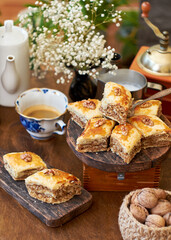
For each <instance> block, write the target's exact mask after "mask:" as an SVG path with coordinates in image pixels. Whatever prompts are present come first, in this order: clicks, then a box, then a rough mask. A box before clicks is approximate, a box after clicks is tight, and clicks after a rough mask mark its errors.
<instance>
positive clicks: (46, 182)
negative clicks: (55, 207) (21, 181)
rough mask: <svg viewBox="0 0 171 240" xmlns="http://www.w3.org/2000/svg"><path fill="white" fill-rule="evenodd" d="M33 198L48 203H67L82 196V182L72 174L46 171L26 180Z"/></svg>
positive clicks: (53, 170) (52, 170)
mask: <svg viewBox="0 0 171 240" xmlns="http://www.w3.org/2000/svg"><path fill="white" fill-rule="evenodd" d="M25 184H26V188H27V190H28V193H29V195H30V196H31V197H33V198H36V199H38V200H41V201H43V202H47V203H53V204H58V203H62V202H66V201H68V200H70V199H71V198H73V197H74V195H80V194H81V182H80V180H79V179H78V178H76V177H75V176H73V175H72V174H69V173H66V172H63V171H60V170H58V169H55V168H52V169H44V170H42V171H39V172H37V173H35V174H33V175H31V176H29V177H28V178H26V179H25Z"/></svg>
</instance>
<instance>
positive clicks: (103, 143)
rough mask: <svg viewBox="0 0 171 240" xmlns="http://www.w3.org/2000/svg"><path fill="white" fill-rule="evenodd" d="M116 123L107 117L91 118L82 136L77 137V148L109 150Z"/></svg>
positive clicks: (79, 149)
mask: <svg viewBox="0 0 171 240" xmlns="http://www.w3.org/2000/svg"><path fill="white" fill-rule="evenodd" d="M114 125H115V122H114V121H113V120H109V119H106V118H92V119H90V120H89V121H88V122H87V124H86V126H85V129H84V131H83V132H82V134H81V136H80V137H78V138H77V141H76V150H77V151H79V152H100V151H107V149H108V143H109V137H110V135H111V132H112V129H113V127H114Z"/></svg>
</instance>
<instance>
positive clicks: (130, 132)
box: [110, 123, 141, 163]
mask: <svg viewBox="0 0 171 240" xmlns="http://www.w3.org/2000/svg"><path fill="white" fill-rule="evenodd" d="M110 148H111V151H112V152H113V153H116V154H117V155H119V156H120V157H121V158H122V159H123V160H124V162H125V163H130V161H131V160H132V159H133V158H134V156H135V155H136V154H137V153H138V152H140V151H141V133H140V132H139V131H138V130H137V129H136V128H135V127H133V126H132V125H131V124H129V123H126V124H124V125H123V124H122V125H117V126H116V127H115V128H114V129H113V131H112V135H111V138H110Z"/></svg>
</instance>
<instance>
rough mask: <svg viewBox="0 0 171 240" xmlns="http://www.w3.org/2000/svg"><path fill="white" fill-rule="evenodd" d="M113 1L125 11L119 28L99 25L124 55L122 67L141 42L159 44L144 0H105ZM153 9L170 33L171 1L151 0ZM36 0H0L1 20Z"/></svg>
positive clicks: (155, 17) (14, 15) (162, 27)
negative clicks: (145, 17)
mask: <svg viewBox="0 0 171 240" xmlns="http://www.w3.org/2000/svg"><path fill="white" fill-rule="evenodd" d="M111 2H113V3H114V4H115V6H117V9H122V10H123V11H124V12H125V14H124V18H123V22H122V24H121V27H120V28H116V27H115V25H114V24H109V25H105V26H104V27H103V29H100V30H101V31H102V32H103V34H104V35H105V37H106V40H107V44H108V45H110V46H111V47H114V48H115V49H116V52H118V53H120V54H121V55H122V60H121V61H120V63H119V64H120V67H129V66H130V64H131V62H132V60H133V59H134V57H135V55H136V53H137V52H138V49H139V48H140V47H141V46H143V45H144V46H151V45H154V44H158V39H157V38H156V36H155V35H154V33H153V32H152V30H151V29H150V28H149V27H148V26H147V25H146V24H145V23H144V20H143V19H142V18H141V16H140V12H141V10H140V4H141V3H142V2H143V1H142V0H139V1H138V0H106V5H107V4H110V3H111ZM149 2H150V4H151V11H150V14H149V18H150V20H151V21H152V23H153V24H155V25H157V26H158V27H159V29H160V30H161V31H163V30H167V31H169V33H170V34H171V24H170V23H171V14H170V11H171V1H170V0H162V1H161V0H149ZM34 3H35V0H1V1H0V14H1V15H0V24H1V25H2V24H3V22H4V20H6V19H13V20H16V19H17V15H18V13H19V12H20V11H22V10H23V9H24V8H26V6H27V4H34Z"/></svg>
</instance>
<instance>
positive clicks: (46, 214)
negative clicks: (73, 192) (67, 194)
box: [0, 149, 92, 227]
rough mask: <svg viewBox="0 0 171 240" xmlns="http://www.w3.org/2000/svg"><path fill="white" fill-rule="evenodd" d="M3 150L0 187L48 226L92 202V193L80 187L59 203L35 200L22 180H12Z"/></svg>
mask: <svg viewBox="0 0 171 240" xmlns="http://www.w3.org/2000/svg"><path fill="white" fill-rule="evenodd" d="M3 154H4V151H2V150H1V149H0V187H1V188H3V189H4V190H5V191H6V192H7V193H9V194H10V195H11V196H12V197H13V198H15V199H16V200H17V201H18V202H19V203H20V204H21V205H22V206H23V207H24V208H26V209H28V210H29V211H30V212H31V213H33V214H34V215H35V216H36V217H38V218H39V219H40V220H41V221H42V222H44V223H45V224H46V225H47V226H49V227H58V226H61V225H62V224H64V223H66V222H68V221H70V220H71V219H72V218H74V217H76V216H77V215H79V214H81V213H83V212H84V211H86V210H87V209H88V208H89V207H90V205H91V203H92V195H91V194H90V193H89V192H87V191H86V190H85V189H83V188H82V193H81V195H79V196H74V198H72V199H71V200H69V201H68V202H65V203H61V204H56V205H53V204H48V203H44V202H41V201H39V200H36V199H34V198H32V197H30V195H29V194H28V192H27V189H26V187H25V183H24V181H14V180H13V179H12V177H11V176H10V175H9V174H8V172H7V171H6V169H5V168H4V166H3V163H2V155H3Z"/></svg>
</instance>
